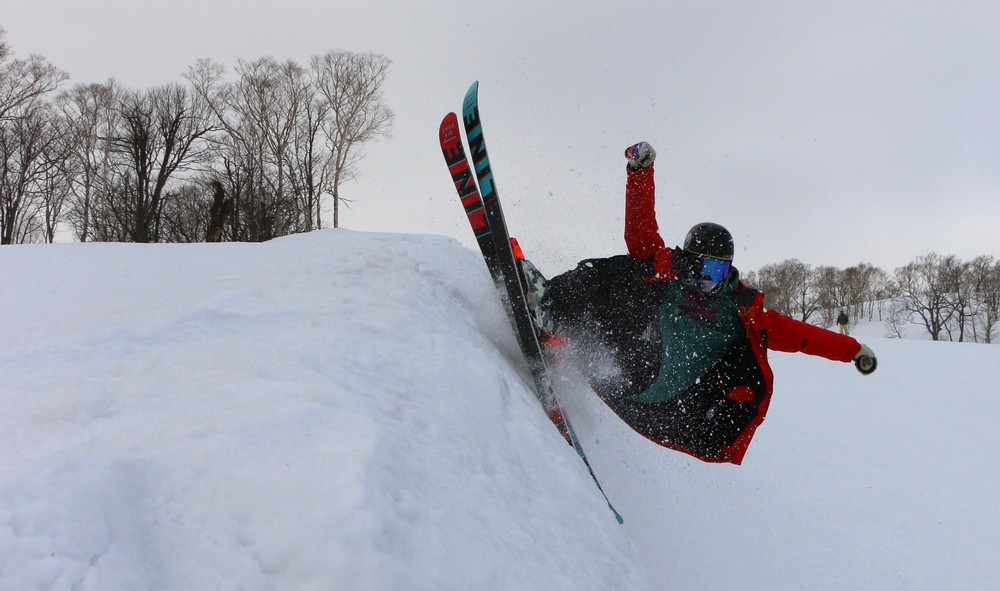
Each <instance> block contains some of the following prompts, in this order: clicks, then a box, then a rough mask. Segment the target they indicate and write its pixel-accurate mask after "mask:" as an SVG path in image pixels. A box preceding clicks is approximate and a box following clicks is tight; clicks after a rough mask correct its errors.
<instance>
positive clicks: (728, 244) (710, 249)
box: [684, 222, 734, 261]
mask: <svg viewBox="0 0 1000 591" xmlns="http://www.w3.org/2000/svg"><path fill="white" fill-rule="evenodd" d="M733 251H734V248H733V235H732V234H730V233H729V230H727V229H725V228H723V227H722V226H720V225H719V224H713V223H712V222H703V223H701V224H698V225H696V226H695V227H693V228H691V229H690V230H689V231H688V233H687V237H686V238H684V252H687V253H690V254H693V255H697V256H700V257H711V258H713V259H720V260H723V261H731V260H733Z"/></svg>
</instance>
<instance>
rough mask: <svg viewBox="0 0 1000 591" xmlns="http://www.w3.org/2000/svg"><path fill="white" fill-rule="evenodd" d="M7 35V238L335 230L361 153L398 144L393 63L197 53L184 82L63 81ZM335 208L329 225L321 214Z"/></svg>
mask: <svg viewBox="0 0 1000 591" xmlns="http://www.w3.org/2000/svg"><path fill="white" fill-rule="evenodd" d="M5 35H6V32H5V31H4V30H3V29H2V28H0V244H19V243H33V242H52V241H53V240H54V239H55V235H56V231H57V228H58V227H59V226H60V224H63V227H67V228H70V229H71V230H72V232H73V235H74V237H75V238H76V239H77V240H79V241H81V242H90V241H118V242H202V241H220V240H232V241H248V242H258V241H264V240H269V239H271V238H275V237H278V236H283V235H287V234H292V233H296V232H306V231H310V230H314V229H318V228H322V227H325V226H331V225H332V226H333V227H338V226H339V223H340V213H341V206H342V205H343V204H345V203H348V202H349V200H348V199H345V198H344V197H343V196H342V195H341V187H342V186H343V184H344V183H345V182H346V181H349V180H351V179H352V178H353V177H354V175H355V174H356V172H357V164H358V161H359V159H360V157H361V152H360V147H361V146H362V145H363V144H364V143H365V142H368V141H370V140H373V139H376V138H379V137H388V134H389V132H390V130H391V127H392V123H393V118H394V115H393V112H392V110H391V109H390V108H389V107H388V106H387V105H386V103H385V101H384V99H383V96H382V87H383V85H384V83H385V80H386V77H387V75H388V73H389V68H390V65H391V63H392V62H391V60H389V59H388V58H386V57H385V56H383V55H381V54H374V53H353V52H347V51H330V52H327V53H326V54H324V55H319V56H314V57H312V58H311V59H310V60H309V63H308V64H307V65H300V64H297V63H295V62H293V61H286V62H278V61H276V60H274V59H273V58H261V59H257V60H255V61H239V62H238V63H237V65H236V67H235V68H234V76H233V78H234V79H233V80H228V79H227V77H226V70H225V68H224V67H223V66H221V65H220V64H218V63H215V62H213V61H211V60H200V61H198V62H197V63H196V64H195V65H193V66H192V67H191V68H189V70H188V72H187V73H186V74H185V75H184V77H183V81H181V82H170V83H167V84H163V85H160V86H156V87H153V88H148V89H140V90H136V89H129V88H124V87H122V86H121V85H120V84H119V83H117V82H116V81H114V80H113V79H112V80H109V81H108V82H105V83H99V84H77V85H75V86H73V87H71V88H69V89H65V90H63V89H62V87H63V86H64V85H65V84H66V83H67V81H68V80H69V76H68V74H66V73H65V72H63V71H62V70H60V69H59V68H57V67H56V66H54V65H53V64H51V63H49V62H48V61H47V60H46V59H45V58H43V57H40V56H36V55H32V56H30V57H28V58H26V59H14V58H13V56H12V51H11V48H10V47H9V46H8V45H7V44H6V43H5ZM327 212H330V217H331V218H332V219H329V220H327V219H324V215H325V214H326V213H327Z"/></svg>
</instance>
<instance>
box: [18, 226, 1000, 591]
mask: <svg viewBox="0 0 1000 591" xmlns="http://www.w3.org/2000/svg"><path fill="white" fill-rule="evenodd" d="M543 271H548V272H550V273H551V272H553V271H559V270H547V269H543ZM0 305H2V308H0V309H2V310H3V317H2V318H3V319H2V321H0V376H2V377H0V591H22V590H34V589H38V590H42V589H45V590H48V589H65V590H69V589H81V590H94V591H96V590H101V591H104V590H117V589H122V590H125V589H128V590H135V589H157V590H160V589H178V590H180V589H233V590H236V589H247V590H271V589H275V590H277V589H296V590H309V589H456V590H458V589H595V590H596V589H642V588H656V589H661V588H675V589H676V588H679V589H724V588H737V587H739V588H743V589H800V588H808V589H988V588H994V587H996V586H997V585H998V584H1000V566H998V561H997V556H1000V543H998V542H997V540H996V535H995V532H996V531H998V529H1000V517H998V516H997V514H996V513H995V512H994V511H993V510H992V503H993V498H994V497H995V494H996V493H995V491H996V490H997V489H998V485H1000V477H998V475H997V470H996V469H995V467H994V466H993V465H992V462H991V461H990V460H991V458H990V457H989V456H988V455H987V454H988V453H989V452H990V451H992V450H994V449H996V448H997V447H998V443H1000V441H998V439H1000V437H998V436H997V435H996V433H997V429H996V427H995V424H994V423H995V420H994V417H996V416H997V415H998V414H1000V413H998V411H1000V402H998V400H997V396H996V394H997V384H998V383H1000V348H998V347H988V346H982V345H961V344H947V343H930V342H923V341H890V340H885V339H882V338H879V337H878V336H877V335H880V334H881V330H880V329H879V328H878V327H871V328H870V329H866V330H870V334H871V335H872V336H871V337H869V336H867V335H866V336H865V337H864V340H865V341H866V342H867V343H868V344H869V345H871V346H872V347H873V348H874V349H875V351H876V352H877V353H878V354H879V361H880V368H879V371H878V372H877V373H876V374H874V375H873V376H870V377H868V378H863V377H861V376H860V375H858V374H857V373H856V372H855V371H854V370H853V368H852V367H850V366H849V365H843V364H836V363H831V362H827V361H824V360H819V359H813V358H808V357H806V356H802V355H782V354H773V355H772V362H773V365H774V367H775V373H776V376H777V377H776V387H775V395H774V401H773V403H772V405H771V411H770V415H769V417H768V420H767V421H766V422H765V423H764V425H763V426H762V427H761V429H760V430H759V431H758V435H757V438H756V441H755V442H754V444H753V445H751V448H750V452H749V453H748V455H747V458H746V461H745V463H744V465H743V466H742V467H734V466H720V465H710V464H703V463H700V462H697V461H696V460H692V459H689V458H687V457H686V456H683V455H681V454H678V453H675V452H671V451H667V450H664V449H662V448H659V447H657V446H655V445H653V444H651V443H649V442H647V441H646V440H644V439H642V438H641V437H639V436H637V435H635V434H633V433H632V432H630V431H629V430H628V429H627V428H626V427H624V426H623V424H622V423H621V422H620V421H619V420H617V419H616V418H615V417H614V416H613V415H612V414H611V413H610V412H609V411H608V410H607V409H606V407H604V406H603V404H602V403H601V402H600V401H599V400H597V399H596V398H595V397H593V395H591V394H589V393H588V392H587V391H586V389H585V388H581V387H579V386H578V385H577V384H576V382H575V381H574V380H572V379H571V378H570V377H568V376H563V377H565V378H566V379H565V380H564V381H561V382H560V391H561V393H562V395H563V397H564V398H565V399H566V406H567V407H568V412H569V413H570V414H571V416H572V417H573V419H574V421H575V424H576V427H577V430H578V431H579V434H580V436H581V437H582V439H583V441H584V444H585V445H586V447H587V449H588V453H589V454H590V456H591V458H592V461H593V464H594V467H595V470H596V471H597V473H598V474H599V476H600V477H601V479H602V482H603V483H604V485H605V490H606V491H607V492H608V495H609V497H610V498H611V499H612V501H613V502H614V503H615V505H616V507H617V508H618V509H619V511H620V512H621V513H622V515H623V516H624V518H625V525H624V526H619V525H618V524H617V523H616V522H615V521H614V518H613V516H612V515H611V513H610V511H608V509H607V507H606V505H605V503H604V500H603V498H602V497H601V496H600V494H599V493H598V492H597V490H596V488H595V487H594V486H593V484H592V482H591V481H590V479H589V476H588V475H587V473H586V470H585V469H584V468H583V466H582V464H581V463H580V462H579V461H578V459H577V458H576V457H575V455H574V453H573V451H572V449H571V448H569V446H567V445H565V443H564V442H563V441H562V439H561V438H560V436H559V435H558V433H557V432H556V431H555V430H554V429H553V428H552V427H551V426H550V424H549V423H548V421H547V419H546V418H545V417H544V415H543V414H542V413H541V412H540V411H539V409H538V406H537V402H536V401H535V399H534V397H533V396H532V395H531V393H530V390H529V385H528V384H530V379H529V378H528V375H527V373H526V370H525V368H524V367H523V364H522V363H521V362H520V360H519V357H518V355H517V352H516V344H515V342H514V338H513V335H512V334H511V331H510V329H509V327H508V325H507V321H506V318H504V316H503V313H502V311H501V310H500V307H499V303H498V301H497V299H496V297H495V295H494V294H493V291H492V288H491V286H490V285H489V280H488V278H487V274H486V272H485V268H484V267H483V265H482V261H481V259H480V257H479V255H478V254H477V253H475V252H472V251H470V250H468V249H466V248H463V247H462V246H460V245H459V244H458V243H457V242H456V241H454V240H452V239H449V238H444V237H436V236H416V235H389V234H366V233H356V232H350V231H346V230H327V231H321V232H314V233H311V234H308V235H299V236H293V237H288V238H283V239H279V240H274V241H271V242H268V243H264V244H216V245H206V244H200V245H124V244H67V245H42V246H5V247H3V248H0Z"/></svg>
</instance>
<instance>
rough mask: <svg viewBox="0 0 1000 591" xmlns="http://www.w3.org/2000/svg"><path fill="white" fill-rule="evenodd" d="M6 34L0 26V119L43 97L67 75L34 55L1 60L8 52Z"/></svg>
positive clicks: (14, 113) (4, 118) (6, 118)
mask: <svg viewBox="0 0 1000 591" xmlns="http://www.w3.org/2000/svg"><path fill="white" fill-rule="evenodd" d="M6 34H7V32H6V31H5V30H4V29H2V28H0V121H6V120H8V119H11V118H17V117H19V116H20V115H19V114H18V110H19V109H21V108H23V107H25V106H26V105H28V104H30V103H32V102H36V101H38V100H40V99H42V98H43V97H45V96H46V95H47V94H48V93H50V92H52V91H54V90H56V89H57V88H58V87H59V85H60V84H62V83H63V82H65V81H66V80H67V79H68V78H69V75H68V74H67V73H66V72H63V71H62V70H60V69H59V68H57V67H55V66H54V65H52V64H50V63H49V62H48V61H46V59H45V58H43V57H41V56H37V55H32V56H29V57H28V58H27V59H16V60H13V61H11V62H10V63H4V62H5V61H6V59H7V57H8V56H9V55H10V47H9V46H8V45H7V44H6V43H5V42H4V40H3V39H4V37H5V36H6ZM28 110H30V108H28Z"/></svg>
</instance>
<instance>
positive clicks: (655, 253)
mask: <svg viewBox="0 0 1000 591" xmlns="http://www.w3.org/2000/svg"><path fill="white" fill-rule="evenodd" d="M653 174H654V173H653V167H652V166H649V167H647V168H644V169H639V170H631V169H629V170H628V173H627V175H628V177H627V183H626V189H625V243H626V245H627V247H628V252H629V255H630V256H631V257H632V258H633V259H636V260H638V261H646V260H648V259H652V270H653V274H652V276H650V277H647V278H646V281H649V282H667V281H673V280H675V279H677V276H676V273H675V272H673V271H672V270H671V269H672V267H673V263H674V261H673V257H674V253H675V249H671V248H667V247H666V246H665V244H664V242H663V238H662V237H661V236H660V233H659V228H658V225H657V222H656V213H655V183H654V180H653ZM736 293H737V295H736V296H734V300H735V301H736V302H737V304H738V310H739V316H740V319H741V320H742V323H743V327H744V329H745V330H746V335H747V339H748V341H749V344H750V348H751V350H752V351H753V355H754V357H755V358H756V361H757V364H758V365H759V369H760V373H761V376H762V377H763V382H764V383H763V386H764V388H763V393H762V394H763V395H761V393H759V392H758V393H756V394H755V393H753V392H751V391H750V389H749V388H746V386H739V387H736V388H734V389H733V390H732V391H731V392H729V394H728V396H727V397H728V398H729V399H731V400H734V401H739V402H750V403H755V404H756V408H757V410H756V415H755V416H754V417H753V418H752V419H751V420H750V421H749V422H748V423H747V424H746V426H745V427H743V429H742V430H741V431H740V433H739V435H738V436H737V437H736V438H735V439H734V440H733V441H732V443H730V444H729V445H725V446H723V448H722V450H721V453H718V454H714V455H713V456H711V457H705V456H702V455H700V454H699V453H692V451H691V450H690V449H685V448H684V447H683V446H673V445H671V444H670V443H669V442H664V441H657V442H658V443H661V444H662V445H665V446H667V447H677V448H678V449H681V451H685V452H687V453H692V455H695V456H698V457H700V458H701V459H703V460H706V461H718V462H731V463H734V464H739V463H740V462H741V461H742V459H743V455H744V453H745V452H746V449H747V446H749V444H750V440H751V438H752V437H753V434H754V431H755V430H756V428H757V426H758V425H760V423H761V422H762V421H763V420H764V416H765V414H766V413H767V407H768V404H769V403H770V399H771V389H772V381H773V374H772V372H771V368H770V365H769V364H768V361H767V351H768V350H769V349H770V350H775V351H783V352H788V353H797V352H801V353H806V354H809V355H818V356H820V357H825V358H827V359H831V360H834V361H842V362H850V361H851V360H853V359H854V357H855V355H857V354H858V352H859V351H860V350H861V344H860V343H858V341H856V340H855V339H854V338H852V337H849V336H846V335H842V334H839V333H835V332H833V331H829V330H825V329H823V328H820V327H817V326H813V325H811V324H807V323H805V322H800V321H798V320H795V319H794V318H790V317H788V316H786V315H784V314H781V313H778V312H776V311H773V310H767V309H765V308H764V294H763V293H761V292H757V291H756V290H752V289H749V288H747V287H746V286H745V285H744V284H743V283H742V282H739V284H738V287H737V290H736ZM647 436H648V435H647ZM654 440H655V439H654Z"/></svg>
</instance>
